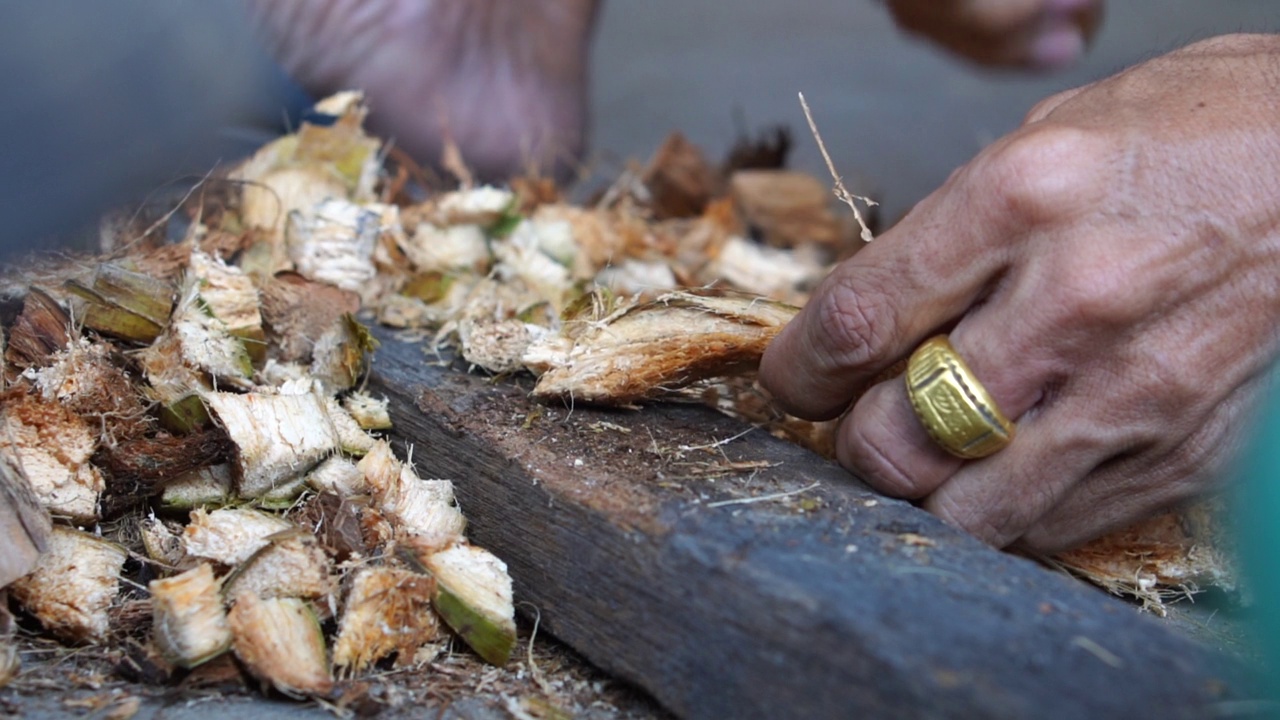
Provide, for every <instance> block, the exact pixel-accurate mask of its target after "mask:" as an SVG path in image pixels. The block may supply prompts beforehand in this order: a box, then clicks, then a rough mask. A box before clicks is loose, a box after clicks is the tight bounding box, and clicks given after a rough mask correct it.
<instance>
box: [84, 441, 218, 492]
mask: <svg viewBox="0 0 1280 720" xmlns="http://www.w3.org/2000/svg"><path fill="white" fill-rule="evenodd" d="M234 451H235V445H234V444H233V443H232V442H231V440H230V438H228V437H227V434H226V433H225V432H224V431H223V430H222V429H221V428H216V427H215V428H209V429H208V430H203V431H199V432H194V433H191V434H189V435H168V434H165V433H159V434H157V435H155V436H153V437H142V438H137V439H135V440H130V441H128V442H123V443H120V444H118V445H115V446H114V447H112V446H104V447H103V448H102V449H101V450H100V451H99V452H98V454H97V455H96V456H95V457H94V462H96V463H97V464H98V466H99V467H101V468H103V469H104V470H106V472H107V478H108V480H107V488H108V489H109V490H110V491H111V492H112V493H114V494H116V495H119V496H122V497H120V499H119V500H118V501H117V503H116V504H117V505H119V504H122V503H125V502H128V501H129V500H130V499H132V500H135V501H138V500H142V499H145V498H146V497H148V496H150V495H155V494H157V493H160V492H162V491H163V489H164V487H165V485H166V484H167V483H169V482H171V481H174V480H177V479H179V478H181V477H182V476H183V475H185V474H187V473H189V472H193V471H198V470H200V469H202V468H207V467H212V466H215V465H219V464H222V463H226V462H227V461H229V460H230V459H231V457H232V455H233V453H234Z"/></svg>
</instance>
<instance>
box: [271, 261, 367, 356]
mask: <svg viewBox="0 0 1280 720" xmlns="http://www.w3.org/2000/svg"><path fill="white" fill-rule="evenodd" d="M261 292H262V320H263V324H264V325H265V328H266V337H267V344H268V348H269V350H270V354H271V355H272V356H273V357H275V358H277V359H279V360H281V361H284V362H298V361H309V360H310V358H311V350H312V347H313V346H314V344H315V341H316V339H317V338H320V337H321V336H323V335H324V334H325V333H327V332H328V331H329V330H330V329H331V328H333V327H334V326H335V325H337V324H338V323H340V322H342V317H343V316H344V315H349V314H354V313H355V312H357V311H358V310H359V309H360V296H359V295H357V294H356V293H353V292H350V291H347V290H343V289H341V288H337V287H334V286H332V285H327V284H325V283H319V282H312V281H311V280H308V279H306V278H305V277H303V276H301V275H298V274H297V273H281V274H279V275H276V276H275V277H273V278H271V279H269V280H265V281H263V283H262V284H261Z"/></svg>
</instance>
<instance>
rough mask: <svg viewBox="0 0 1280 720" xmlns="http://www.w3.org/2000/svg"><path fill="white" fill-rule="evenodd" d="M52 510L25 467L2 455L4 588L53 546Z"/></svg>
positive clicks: (0, 579)
mask: <svg viewBox="0 0 1280 720" xmlns="http://www.w3.org/2000/svg"><path fill="white" fill-rule="evenodd" d="M51 532H53V525H52V523H51V521H50V520H49V513H48V512H47V511H46V510H45V509H44V508H43V507H42V506H41V505H40V500H39V498H37V497H36V494H35V492H33V491H32V489H31V484H30V483H29V482H27V478H26V477H25V476H24V475H23V474H22V471H21V469H20V468H19V466H18V465H16V464H15V463H14V462H13V461H12V460H11V459H10V458H8V457H7V456H5V455H3V454H0V544H2V545H3V547H4V548H5V551H4V552H2V553H0V589H2V588H5V587H8V585H9V584H10V583H12V582H13V581H14V580H17V579H18V578H20V577H22V576H23V575H26V574H27V573H29V572H31V569H32V568H33V567H35V564H36V561H37V560H38V559H39V557H40V554H41V553H43V552H44V551H45V550H46V549H48V547H49V535H50V533H51Z"/></svg>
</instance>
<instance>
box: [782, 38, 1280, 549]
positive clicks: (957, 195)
mask: <svg viewBox="0 0 1280 720" xmlns="http://www.w3.org/2000/svg"><path fill="white" fill-rule="evenodd" d="M1277 88H1280V36H1258V35H1253V36H1225V37H1221V38H1215V39H1212V40H1208V41H1204V42H1200V43H1196V44H1194V45H1191V46H1189V47H1186V48H1184V49H1182V50H1179V51H1177V52H1174V53H1171V54H1169V55H1166V56H1163V57H1160V58H1157V59H1155V60H1151V61H1149V62H1147V63H1145V64H1143V65H1139V66H1137V67H1135V68H1133V69H1130V70H1128V71H1126V72H1123V73H1120V74H1119V75H1116V76H1114V77H1112V78H1109V79H1107V80H1103V81H1101V82H1098V83H1095V84H1093V85H1090V86H1086V87H1083V88H1080V89H1077V90H1073V91H1069V92H1066V93H1063V94H1060V95H1057V96H1055V97H1051V98H1049V99H1047V100H1045V101H1044V102H1042V103H1041V104H1040V105H1039V106H1037V107H1036V108H1035V109H1034V110H1033V111H1032V112H1031V113H1030V115H1029V116H1028V118H1027V120H1026V122H1025V124H1024V125H1023V126H1022V127H1021V128H1020V129H1019V130H1017V131H1015V132H1013V133H1012V134H1010V135H1008V136H1006V137H1005V138H1003V139H1001V140H999V141H997V142H996V143H994V144H993V145H991V146H990V147H988V148H987V149H986V150H984V151H983V152H982V153H980V154H979V155H978V156H977V157H976V158H975V159H974V160H973V161H972V162H970V163H969V164H968V165H966V166H965V167H962V168H961V169H959V170H958V171H956V172H955V173H954V174H953V175H952V176H951V178H950V179H949V180H948V181H947V182H946V183H945V185H944V186H943V187H942V188H940V189H939V190H938V191H937V192H935V193H933V194H932V195H931V196H929V197H928V198H926V199H925V200H924V201H922V202H921V203H920V204H919V205H918V206H917V207H916V208H914V209H913V210H912V212H911V213H909V214H908V216H907V217H906V218H905V219H903V220H902V222H901V223H899V224H898V225H897V226H895V227H894V228H893V229H892V230H890V231H888V232H886V233H884V234H883V236H881V237H880V238H878V239H877V240H875V241H874V242H873V243H871V245H869V246H868V247H866V248H864V249H863V250H862V251H861V252H859V253H858V254H857V255H855V256H853V257H852V258H851V259H849V260H848V261H846V262H845V263H844V264H843V265H841V266H839V267H838V268H837V269H836V270H834V271H833V272H832V274H831V275H830V276H829V277H828V278H827V279H826V280H825V281H824V282H823V283H822V284H821V286H820V287H819V289H818V290H817V292H816V293H815V295H814V296H813V298H812V300H811V301H810V303H809V305H808V306H807V307H806V308H805V309H804V311H803V312H802V313H801V314H800V315H799V316H798V317H797V318H796V320H794V321H793V322H792V323H791V324H790V325H789V326H788V327H787V328H785V330H784V331H783V332H782V333H781V334H780V335H779V337H778V338H777V340H776V341H775V342H774V344H773V345H772V346H771V347H770V348H769V350H768V352H767V353H766V355H765V357H764V360H763V364H762V367H761V379H762V381H763V382H764V384H765V386H766V387H767V388H769V389H770V390H771V391H772V392H773V393H774V394H775V395H776V397H777V398H778V399H779V401H780V402H781V403H782V404H783V405H784V407H786V408H788V409H789V410H791V411H792V412H795V413H797V414H799V415H802V416H805V417H810V418H830V417H834V416H837V415H839V414H840V413H842V412H844V411H845V410H846V408H847V407H848V406H849V404H850V402H851V400H852V399H853V398H855V397H857V396H858V394H859V393H861V392H862V391H863V390H864V389H865V390H866V392H865V394H862V395H861V397H860V398H859V399H857V401H856V404H854V405H853V408H852V410H851V411H850V412H849V413H848V415H847V416H846V417H845V418H844V420H843V421H842V423H841V427H840V430H839V437H838V456H839V459H840V461H841V463H843V464H844V465H845V466H847V467H848V468H850V469H852V470H853V471H855V472H856V473H857V474H858V475H859V476H861V477H863V478H865V479H866V481H867V482H869V483H870V484H871V485H873V486H874V487H876V488H878V489H880V490H882V491H884V492H885V493H888V494H891V495H895V496H900V497H906V498H913V499H919V500H920V501H921V502H922V504H923V506H924V507H925V508H926V509H928V510H929V511H931V512H933V513H935V514H937V515H938V516H940V517H941V518H942V519H944V520H946V521H947V522H950V523H952V524H954V525H956V526H959V527H961V528H963V529H965V530H968V531H970V532H972V533H974V534H976V535H977V536H978V537H980V538H982V539H984V540H986V541H987V542H989V543H991V544H993V545H997V546H1006V545H1009V544H1011V543H1015V542H1020V543H1021V544H1023V545H1026V546H1029V547H1031V548H1035V549H1041V550H1050V551H1051V550H1057V549H1063V548H1066V547H1069V546H1072V545H1076V544H1078V543H1081V542H1083V541H1086V540H1088V539H1091V538H1092V537H1095V536H1097V535H1099V534H1102V533H1104V532H1106V531H1109V530H1112V529H1115V528H1118V527H1120V526H1123V525H1125V524H1128V523H1130V522H1131V521H1133V520H1135V519H1138V518H1140V517H1142V516H1144V515H1146V514H1149V513H1152V512H1154V511H1156V510H1158V509H1161V508H1164V507H1166V506H1169V505H1171V504H1174V503H1177V502H1179V501H1182V500H1184V499H1186V498H1188V497H1190V496H1192V495H1194V494H1196V493H1198V492H1201V491H1203V490H1205V489H1206V488H1207V487H1208V486H1210V485H1211V484H1213V483H1214V482H1215V481H1216V480H1217V479H1220V478H1222V477H1223V476H1224V475H1225V474H1226V466H1227V465H1228V464H1229V462H1230V460H1231V458H1232V455H1233V454H1234V453H1235V452H1236V450H1237V449H1238V448H1239V447H1240V445H1241V442H1242V440H1243V439H1244V438H1243V435H1244V434H1245V431H1246V428H1247V425H1248V421H1249V416H1250V410H1251V408H1252V406H1253V405H1254V402H1255V399H1256V398H1258V397H1259V394H1260V393H1259V390H1260V386H1261V385H1262V384H1263V383H1264V382H1265V377H1266V374H1267V372H1268V368H1269V366H1270V365H1271V363H1272V362H1273V361H1274V360H1275V358H1276V355H1277V350H1278V343H1277V328H1278V327H1280V322H1278V320H1280V126H1278V125H1277V122H1276V118H1280V92H1277ZM948 331H949V332H950V334H951V340H952V343H953V344H954V346H955V347H956V349H957V351H958V352H959V353H960V354H961V355H962V356H963V357H964V358H965V359H966V360H967V361H968V363H969V365H970V366H971V367H972V368H973V370H974V372H975V374H976V375H977V377H978V378H979V379H980V380H981V381H982V382H983V383H984V384H985V385H986V387H987V389H988V390H989V391H990V392H991V394H992V396H993V397H994V399H995V400H996V402H997V403H998V404H999V405H1000V407H1001V408H1003V409H1004V411H1005V413H1006V414H1008V415H1009V416H1010V417H1011V418H1016V419H1017V421H1018V430H1017V435H1016V437H1015V438H1014V441H1013V443H1012V444H1011V445H1010V446H1009V447H1008V448H1006V449H1004V450H1002V451H1000V452H997V453H996V454H994V455H992V456H990V457H987V458H984V459H981V460H975V461H961V460H959V459H956V458H954V457H952V456H950V455H948V454H946V453H945V452H944V451H942V450H940V449H939V448H938V447H937V446H935V445H934V444H933V443H932V442H931V441H930V440H929V438H928V436H927V435H926V434H925V431H924V429H923V427H922V426H921V425H920V423H919V422H918V420H917V419H916V418H915V416H914V414H913V412H912V410H911V406H910V404H909V401H908V399H907V395H906V389H905V387H904V385H903V382H902V380H901V379H900V378H899V379H895V380H893V381H889V382H883V383H880V384H876V385H874V386H872V387H869V388H867V387H866V385H867V384H868V383H869V382H870V379H871V378H872V377H874V376H875V375H876V374H877V373H879V372H880V371H882V370H883V369H885V368H887V367H889V366H890V365H891V364H892V363H894V362H895V361H897V360H899V359H901V358H904V357H906V356H907V355H909V354H910V353H911V351H912V349H913V348H915V347H916V346H917V345H918V344H919V343H920V342H922V341H923V340H925V339H926V338H928V337H929V336H931V335H933V334H935V333H938V332H948Z"/></svg>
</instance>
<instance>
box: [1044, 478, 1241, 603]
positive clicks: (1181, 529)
mask: <svg viewBox="0 0 1280 720" xmlns="http://www.w3.org/2000/svg"><path fill="white" fill-rule="evenodd" d="M1224 512H1225V510H1224V509H1223V501H1222V500H1221V499H1216V498H1211V499H1208V500H1203V501H1200V502H1198V503H1196V504H1195V505H1192V506H1190V507H1187V508H1182V509H1178V510H1169V511H1166V512H1163V513H1161V514H1159V515H1156V516H1154V517H1151V518H1148V519H1146V520H1142V521H1140V522H1137V523H1135V524H1133V525H1131V526H1129V527H1127V528H1123V529H1121V530H1118V531H1116V532H1113V533H1110V534H1108V535H1104V536H1102V537H1100V538H1098V539H1096V540H1093V541H1092V542H1089V543H1087V544H1085V545H1083V546H1081V547H1079V548H1076V549H1074V550H1068V551H1067V552H1063V553H1059V554H1057V555H1055V556H1053V557H1051V558H1048V559H1047V560H1046V562H1047V563H1048V564H1049V565H1051V566H1054V567H1057V568H1059V569H1062V570H1065V571H1067V572H1069V573H1071V574H1073V575H1076V576H1078V577H1082V578H1084V579H1086V580H1088V581H1089V582H1091V583H1093V584H1094V585H1097V586H1099V587H1101V588H1102V589H1104V590H1106V591H1108V592H1110V593H1113V594H1115V595H1126V596H1129V597H1133V598H1136V599H1137V600H1138V601H1139V602H1141V603H1142V606H1143V608H1144V609H1146V610H1149V611H1151V612H1154V613H1155V614H1157V615H1160V616H1164V615H1165V613H1166V609H1165V604H1166V603H1167V602H1169V601H1171V600H1174V599H1177V598H1180V597H1187V596H1189V595H1191V594H1193V593H1196V592H1199V591H1200V590H1201V589H1202V588H1204V587H1217V588H1220V589H1222V590H1225V591H1227V592H1239V591H1240V590H1242V588H1240V587H1239V585H1238V577H1239V574H1238V573H1237V571H1236V568H1235V564H1234V561H1233V553H1232V549H1231V548H1230V547H1229V542H1228V541H1227V538H1226V537H1225V535H1226V533H1225V531H1224V529H1223V528H1224V527H1225V525H1226V523H1225V522H1224V521H1223V520H1222V515H1223V513H1224Z"/></svg>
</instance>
